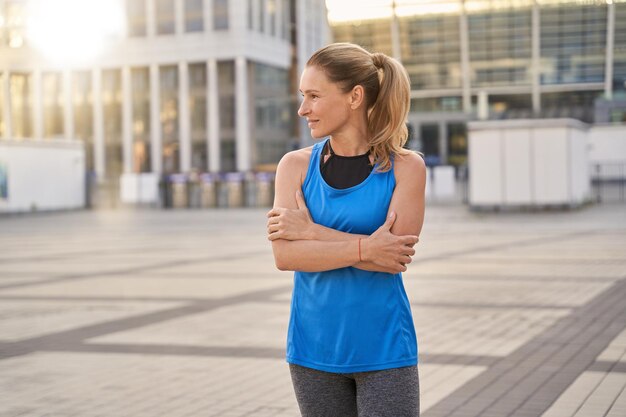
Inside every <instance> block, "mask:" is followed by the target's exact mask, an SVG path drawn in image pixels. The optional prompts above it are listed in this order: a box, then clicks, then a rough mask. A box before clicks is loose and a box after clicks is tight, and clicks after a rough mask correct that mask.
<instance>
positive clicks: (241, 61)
mask: <svg viewBox="0 0 626 417" xmlns="http://www.w3.org/2000/svg"><path fill="white" fill-rule="evenodd" d="M249 95H250V92H249V91H248V62H247V61H246V58H244V57H242V56H239V57H237V58H236V59H235V147H236V151H235V152H236V157H237V171H242V172H243V171H250V169H251V160H250V124H249V123H250V121H249V117H250V115H249V112H248V97H249Z"/></svg>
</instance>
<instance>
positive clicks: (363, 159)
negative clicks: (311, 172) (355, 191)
mask: <svg viewBox="0 0 626 417" xmlns="http://www.w3.org/2000/svg"><path fill="white" fill-rule="evenodd" d="M328 152H330V156H329V157H328V159H326V161H325V162H324V155H326V154H327V153H328ZM369 156H370V152H369V151H367V153H365V154H363V155H356V156H341V155H337V154H335V152H334V151H333V148H332V147H331V146H330V140H329V141H327V142H326V146H325V147H324V149H322V155H321V158H320V171H321V173H322V178H324V181H326V183H328V185H330V186H331V187H334V188H338V189H344V188H349V187H354V186H355V185H358V184H360V183H362V182H363V181H365V179H366V178H367V177H368V176H369V175H370V173H371V172H372V169H373V168H374V167H373V165H372V164H370V158H369Z"/></svg>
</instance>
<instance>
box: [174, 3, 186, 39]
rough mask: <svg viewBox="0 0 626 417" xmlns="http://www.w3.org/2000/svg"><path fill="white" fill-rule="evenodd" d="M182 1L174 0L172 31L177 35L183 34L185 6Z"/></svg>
mask: <svg viewBox="0 0 626 417" xmlns="http://www.w3.org/2000/svg"><path fill="white" fill-rule="evenodd" d="M183 1H184V0H174V28H175V29H174V30H175V32H176V34H177V35H182V34H184V33H185V5H184V3H183Z"/></svg>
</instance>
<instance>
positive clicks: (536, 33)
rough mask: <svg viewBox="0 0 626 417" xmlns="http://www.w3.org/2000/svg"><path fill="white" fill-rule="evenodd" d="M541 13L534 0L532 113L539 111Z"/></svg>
mask: <svg viewBox="0 0 626 417" xmlns="http://www.w3.org/2000/svg"><path fill="white" fill-rule="evenodd" d="M540 23H541V15H540V13H539V4H537V0H535V2H534V4H533V9H532V23H531V25H532V32H531V48H532V55H531V60H532V61H531V78H532V79H531V83H532V102H533V113H535V114H539V112H541V89H540V88H541V85H540V80H541V24H540Z"/></svg>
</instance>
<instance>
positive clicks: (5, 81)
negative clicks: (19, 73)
mask: <svg viewBox="0 0 626 417" xmlns="http://www.w3.org/2000/svg"><path fill="white" fill-rule="evenodd" d="M1 81H2V97H0V100H2V120H4V138H5V139H11V138H12V137H13V123H12V122H13V120H11V117H12V112H11V74H10V73H9V70H8V69H6V68H5V69H4V71H2V80H1Z"/></svg>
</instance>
